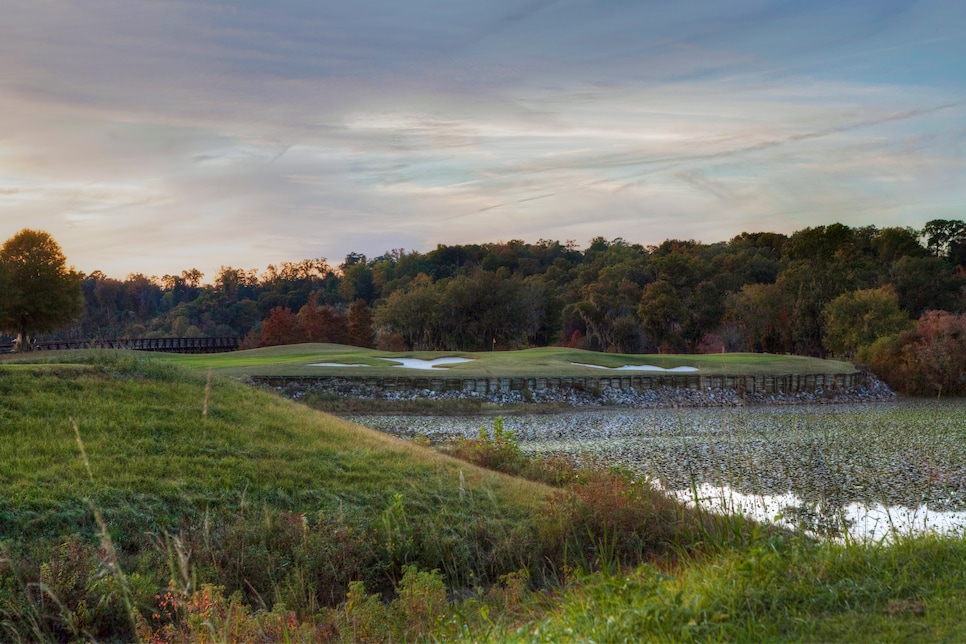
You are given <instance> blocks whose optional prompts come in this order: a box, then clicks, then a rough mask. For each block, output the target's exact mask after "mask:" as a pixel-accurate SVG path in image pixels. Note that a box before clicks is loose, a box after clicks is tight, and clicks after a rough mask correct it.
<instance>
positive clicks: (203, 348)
mask: <svg viewBox="0 0 966 644" xmlns="http://www.w3.org/2000/svg"><path fill="white" fill-rule="evenodd" d="M240 344H241V339H240V338H232V337H221V338H119V339H117V340H57V341H51V342H35V343H34V344H33V347H32V348H33V350H34V351H58V350H65V349H131V350H134V351H157V352H164V353H224V352H227V351H237V350H238V348H239V346H240ZM13 347H14V345H13V343H12V342H8V343H3V344H0V353H10V352H11V351H13Z"/></svg>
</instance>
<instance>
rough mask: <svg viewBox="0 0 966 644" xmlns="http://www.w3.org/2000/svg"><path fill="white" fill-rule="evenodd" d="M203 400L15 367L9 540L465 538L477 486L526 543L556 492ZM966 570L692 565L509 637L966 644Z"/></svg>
mask: <svg viewBox="0 0 966 644" xmlns="http://www.w3.org/2000/svg"><path fill="white" fill-rule="evenodd" d="M204 400H205V382H204V378H203V376H201V375H200V374H199V375H197V376H186V375H185V374H184V373H183V372H181V371H180V370H177V369H174V368H171V367H169V366H166V365H164V364H159V363H154V362H146V361H141V360H137V359H133V358H124V357H121V358H116V357H112V358H110V359H108V360H104V361H102V362H101V363H100V364H95V365H91V366H81V367H78V366H69V367H64V366H59V365H50V366H34V367H24V366H19V367H16V368H10V367H9V366H6V365H0V401H2V404H0V436H2V440H0V540H3V541H4V543H5V545H6V546H10V545H13V546H14V548H12V549H13V550H16V546H17V542H24V541H30V542H37V541H41V540H44V539H47V538H50V539H51V540H55V539H57V536H58V535H61V534H65V533H70V532H73V531H76V530H78V529H80V530H93V525H92V521H91V517H90V512H89V510H88V507H89V506H88V505H87V502H86V500H87V499H90V500H91V501H92V502H93V504H94V506H96V507H98V508H99V509H100V510H101V511H102V512H103V513H104V514H105V516H106V518H107V520H108V524H109V527H110V529H111V531H112V533H113V536H114V537H115V539H117V540H118V541H119V542H121V543H122V545H123V542H124V541H126V540H130V539H131V537H132V535H133V533H135V532H140V531H160V530H163V529H173V530H176V529H177V528H178V524H179V521H180V520H183V519H184V518H186V517H187V518H188V519H189V520H192V521H195V522H199V523H200V522H201V521H203V518H204V514H205V511H206V510H207V511H209V512H211V515H212V516H213V517H214V520H217V517H218V516H219V511H220V510H221V509H225V510H227V511H228V513H229V514H230V513H232V512H236V511H237V509H238V508H239V507H240V506H245V505H248V506H258V505H271V506H272V507H275V508H288V509H291V510H293V511H306V512H308V511H319V510H322V511H324V512H327V513H332V512H336V511H339V508H342V509H343V510H345V511H347V512H351V511H353V510H354V511H356V512H357V513H361V514H368V515H371V516H375V517H378V515H379V514H380V513H382V512H384V511H385V509H386V508H387V506H388V505H391V503H392V500H393V498H394V495H395V494H397V493H400V494H402V498H403V499H405V503H406V507H407V512H409V513H410V514H411V519H412V520H413V521H417V520H418V519H419V517H421V516H424V517H433V518H438V519H439V523H438V524H437V525H440V524H446V523H458V522H460V521H462V520H465V518H466V516H467V515H466V512H465V511H464V509H462V508H464V506H465V505H466V499H465V498H464V492H461V490H460V484H459V479H460V472H462V473H463V477H464V486H465V490H466V492H467V493H468V494H469V496H472V497H475V498H476V499H478V501H479V502H478V503H477V504H476V505H475V506H474V507H473V508H471V511H472V514H474V515H488V519H489V520H491V521H492V522H493V523H494V524H501V525H503V526H504V530H505V534H506V535H507V539H508V540H512V539H516V538H519V537H520V535H521V534H522V533H521V532H519V531H515V529H516V528H517V527H519V526H521V525H526V524H527V523H528V522H532V521H533V517H534V514H535V513H537V512H539V511H541V510H542V509H543V508H544V507H545V505H544V502H545V500H546V498H547V496H548V494H549V493H550V492H549V490H548V489H547V488H545V487H543V486H540V485H535V484H532V483H527V482H523V481H519V480H516V479H511V478H509V477H505V476H500V475H495V474H492V473H489V472H487V471H484V470H479V469H477V468H474V467H472V466H470V465H468V464H466V463H463V462H458V461H453V460H451V459H448V458H445V457H443V456H440V455H439V454H437V453H435V452H432V451H428V450H424V449H422V448H420V447H416V446H413V445H410V444H408V443H403V442H400V441H397V440H394V439H392V438H388V437H386V436H383V435H381V434H378V433H375V432H371V431H368V430H365V429H362V428H359V427H356V426H353V425H350V424H348V423H344V422H341V421H338V420H336V419H334V418H332V417H329V416H325V415H321V414H318V413H315V412H312V411H311V410H308V409H305V408H303V407H300V406H298V405H295V404H292V403H289V402H286V401H283V400H280V399H278V398H276V397H273V396H270V395H266V394H264V393H262V392H259V391H254V390H250V389H247V388H245V387H242V386H239V385H237V384H235V383H232V382H230V381H228V380H222V379H218V378H216V379H215V380H214V382H213V386H212V389H211V397H210V401H209V403H210V407H209V414H208V416H207V417H203V416H202V410H203V407H204ZM72 418H73V419H75V420H76V421H77V425H78V428H79V431H80V434H81V436H82V437H83V442H84V447H85V449H86V452H87V456H88V459H89V465H90V468H91V472H90V474H91V476H88V473H87V470H86V467H85V463H84V461H83V459H82V458H81V456H80V449H79V447H78V444H77V441H76V439H75V435H74V430H73V428H72V423H71V419H72ZM489 534H490V535H492V534H493V531H492V530H491V531H490V533H489ZM7 551H8V552H9V551H10V549H8V550H7ZM964 568H966V542H964V541H963V540H956V539H947V540H940V539H919V540H907V541H903V542H901V543H900V544H899V545H897V546H894V547H888V548H887V547H864V546H854V545H853V546H847V547H846V546H828V545H819V546H815V545H812V544H807V543H799V544H796V543H795V542H775V541H769V542H767V543H763V542H762V541H760V540H757V541H753V542H752V543H751V545H749V546H748V547H747V548H745V549H739V550H730V551H729V550H727V549H726V550H724V551H721V552H719V553H718V554H716V555H713V556H707V557H705V558H702V559H700V560H697V561H689V560H687V558H682V560H681V562H679V565H678V567H676V568H674V571H673V573H672V574H670V575H667V574H663V573H660V572H659V571H658V570H657V569H656V568H653V567H645V568H643V569H641V571H640V572H638V573H635V574H632V575H629V576H627V577H625V576H618V577H606V576H597V577H593V578H590V579H587V580H584V581H582V582H579V583H574V584H572V585H571V587H570V588H569V590H568V591H567V593H566V594H565V595H563V596H562V597H560V598H559V601H558V602H557V604H556V606H555V607H554V608H553V609H551V611H550V613H549V616H548V617H546V619H541V620H540V621H539V622H536V623H534V624H530V625H527V626H524V627H523V628H522V629H521V630H520V631H516V629H515V628H512V627H511V628H510V629H509V630H504V631H502V633H501V634H500V635H499V637H500V638H501V639H503V638H507V639H513V638H514V637H518V638H522V639H525V640H538V641H576V640H586V639H589V638H593V639H595V640H597V641H628V640H630V641H636V640H650V641H684V640H687V639H693V640H698V641H708V640H730V641H762V640H771V641H787V640H807V641H903V640H905V641H961V640H962V639H964V638H966V632H964V622H963V621H962V619H961V617H962V615H963V614H964V613H966V577H964V576H963V575H961V574H958V573H957V572H956V571H960V570H963V569H964ZM152 592H153V591H152ZM920 611H924V613H925V614H924V616H921V615H919V612H920ZM518 624H519V622H517V625H518ZM471 636H472V635H471ZM478 636H479V637H494V632H493V631H490V632H489V633H488V635H485V636H484V635H478Z"/></svg>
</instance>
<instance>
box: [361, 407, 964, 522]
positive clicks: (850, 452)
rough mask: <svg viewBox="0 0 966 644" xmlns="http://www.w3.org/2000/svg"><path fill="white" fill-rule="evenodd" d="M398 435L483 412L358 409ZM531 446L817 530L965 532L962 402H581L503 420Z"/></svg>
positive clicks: (450, 427) (369, 421) (470, 434)
mask: <svg viewBox="0 0 966 644" xmlns="http://www.w3.org/2000/svg"><path fill="white" fill-rule="evenodd" d="M350 420H352V421H354V422H357V423H360V424H362V425H366V426H369V427H373V428H375V429H379V430H381V431H385V432H387V433H391V434H394V435H397V436H403V437H408V436H413V435H416V434H422V435H425V436H428V437H429V438H430V439H432V440H434V441H443V440H446V439H451V438H456V437H465V438H475V437H476V436H477V435H478V434H479V431H480V428H481V426H486V427H490V426H492V418H487V417H466V416H458V417H440V416H388V415H380V416H352V417H350ZM504 427H505V428H506V429H511V430H513V431H514V432H515V433H516V436H517V439H518V441H519V444H520V447H521V448H522V449H523V451H524V452H526V453H528V454H531V455H533V456H537V457H539V456H542V455H550V454H568V455H570V456H572V457H573V458H575V459H577V460H578V461H582V462H594V463H602V464H606V465H617V466H620V467H623V468H625V469H627V470H629V471H631V472H633V473H634V474H635V475H637V476H641V477H646V478H648V479H649V480H651V481H652V482H654V484H655V485H660V486H661V487H663V488H664V489H665V490H667V491H668V492H670V493H671V494H673V495H674V496H676V497H677V498H680V499H681V500H683V501H685V502H688V503H700V504H701V505H702V507H705V508H708V509H711V510H714V511H723V512H741V513H743V514H745V515H746V516H750V517H754V518H757V519H760V520H766V521H773V522H776V523H780V524H782V525H787V526H790V527H797V528H800V529H803V530H806V531H808V532H810V533H814V534H821V535H827V536H830V537H834V538H843V537H844V536H845V535H846V534H848V536H849V537H851V538H869V539H877V540H879V539H888V538H891V537H893V536H895V535H897V534H899V535H901V534H915V533H921V532H940V533H951V534H959V535H962V534H966V401H964V400H954V401H942V402H937V401H929V402H923V401H900V402H895V403H878V404H863V405H823V406H748V407H742V408H711V409H685V408H682V409H661V410H635V409H592V410H588V409H583V410H577V411H575V412H570V413H556V414H526V415H513V416H506V417H505V418H504Z"/></svg>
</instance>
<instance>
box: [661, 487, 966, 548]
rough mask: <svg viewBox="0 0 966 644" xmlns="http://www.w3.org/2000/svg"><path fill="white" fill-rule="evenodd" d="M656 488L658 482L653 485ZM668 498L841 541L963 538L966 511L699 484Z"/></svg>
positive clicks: (965, 528)
mask: <svg viewBox="0 0 966 644" xmlns="http://www.w3.org/2000/svg"><path fill="white" fill-rule="evenodd" d="M655 483H656V484H657V485H660V481H656V482H655ZM668 493H669V494H670V495H671V496H673V497H674V498H676V499H678V500H679V501H682V502H683V503H686V504H688V505H690V506H692V507H694V506H696V505H700V506H701V508H703V509H705V510H708V511H711V512H716V513H720V514H740V515H742V516H745V517H748V518H751V519H755V520H757V521H762V522H769V523H773V524H776V525H778V526H781V527H785V528H789V529H792V530H804V531H805V532H807V533H808V534H811V535H814V536H821V537H830V538H833V539H836V540H840V541H844V540H845V539H852V540H856V541H863V540H871V541H890V540H892V539H894V538H895V537H897V536H900V537H901V536H914V535H922V534H929V533H933V534H942V535H949V536H959V537H961V536H964V535H966V512H963V511H940V510H930V509H929V507H928V506H926V505H921V506H919V507H917V508H907V507H904V506H886V505H883V504H881V503H874V504H872V505H866V504H863V503H849V504H847V505H845V506H834V505H827V504H814V505H811V504H807V503H805V502H804V501H803V500H802V499H801V498H799V497H798V496H797V495H795V494H793V493H791V492H787V493H785V494H743V493H741V492H737V491H735V490H732V489H731V488H729V487H727V486H721V487H717V486H714V485H710V484H708V483H702V484H700V485H697V486H695V487H694V488H692V489H688V490H671V491H669V492H668Z"/></svg>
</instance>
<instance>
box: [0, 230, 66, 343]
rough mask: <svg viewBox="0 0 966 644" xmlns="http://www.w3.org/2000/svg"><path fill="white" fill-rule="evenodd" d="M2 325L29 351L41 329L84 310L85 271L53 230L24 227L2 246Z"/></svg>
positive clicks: (0, 299)
mask: <svg viewBox="0 0 966 644" xmlns="http://www.w3.org/2000/svg"><path fill="white" fill-rule="evenodd" d="M0 267H2V268H0V273H3V277H2V279H3V280H4V281H5V282H6V284H5V285H4V288H3V289H2V290H0V328H2V329H4V330H6V331H9V332H11V333H13V334H15V335H16V336H17V339H16V345H15V346H16V347H17V348H18V349H19V350H22V351H26V350H29V349H30V346H31V342H32V340H33V338H34V337H35V335H36V334H37V333H45V332H47V331H53V330H55V329H57V328H58V327H61V326H65V325H67V324H69V323H70V322H71V321H73V320H74V319H76V318H78V317H80V315H81V313H82V312H83V306H84V298H83V293H82V291H81V281H82V279H83V275H81V274H80V273H78V272H77V271H75V270H74V268H73V267H70V268H68V267H67V259H66V257H65V256H64V253H63V251H61V248H60V246H59V245H58V244H57V242H56V241H54V238H53V237H51V236H50V234H48V233H46V232H44V231H42V230H29V229H26V228H25V229H23V230H21V231H20V232H19V233H17V234H16V235H14V236H13V237H11V238H10V239H8V240H7V241H6V242H5V243H4V244H3V246H2V247H0Z"/></svg>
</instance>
